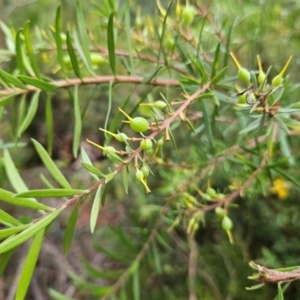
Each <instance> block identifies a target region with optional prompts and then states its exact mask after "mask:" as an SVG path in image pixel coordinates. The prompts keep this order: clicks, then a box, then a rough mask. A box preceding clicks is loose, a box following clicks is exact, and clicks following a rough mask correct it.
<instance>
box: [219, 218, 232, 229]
mask: <svg viewBox="0 0 300 300" xmlns="http://www.w3.org/2000/svg"><path fill="white" fill-rule="evenodd" d="M221 226H222V228H223V229H224V230H225V231H229V230H231V229H232V228H233V222H232V220H231V219H230V218H229V217H228V216H225V217H224V218H223V220H222V223H221Z"/></svg>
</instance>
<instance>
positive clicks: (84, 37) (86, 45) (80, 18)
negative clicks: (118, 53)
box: [76, 0, 95, 75]
mask: <svg viewBox="0 0 300 300" xmlns="http://www.w3.org/2000/svg"><path fill="white" fill-rule="evenodd" d="M76 17H77V22H78V32H79V37H80V41H81V45H82V49H83V56H84V58H85V64H86V67H87V68H88V70H89V72H90V73H91V74H92V75H95V73H94V70H93V67H92V62H91V55H90V40H89V35H88V31H87V28H86V24H85V17H84V15H83V12H82V7H81V1H80V0H77V1H76ZM77 50H78V48H77Z"/></svg>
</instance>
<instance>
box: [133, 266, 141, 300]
mask: <svg viewBox="0 0 300 300" xmlns="http://www.w3.org/2000/svg"><path fill="white" fill-rule="evenodd" d="M132 277H133V278H132V279H133V280H132V289H133V300H140V276H139V268H137V269H136V271H135V272H133V274H132Z"/></svg>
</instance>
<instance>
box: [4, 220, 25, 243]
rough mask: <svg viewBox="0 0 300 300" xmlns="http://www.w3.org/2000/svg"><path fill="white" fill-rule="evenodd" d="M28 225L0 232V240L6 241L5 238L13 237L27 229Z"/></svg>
mask: <svg viewBox="0 0 300 300" xmlns="http://www.w3.org/2000/svg"><path fill="white" fill-rule="evenodd" d="M29 226H30V225H29V224H26V225H20V226H16V227H12V228H6V229H2V230H0V240H3V239H6V238H7V237H9V236H11V235H14V234H16V233H18V232H20V231H23V230H24V229H26V228H27V227H29Z"/></svg>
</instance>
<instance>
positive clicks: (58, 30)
mask: <svg viewBox="0 0 300 300" xmlns="http://www.w3.org/2000/svg"><path fill="white" fill-rule="evenodd" d="M55 42H56V51H57V59H58V62H59V65H60V67H61V69H62V71H63V73H64V75H65V76H66V65H65V61H64V52H63V48H62V40H61V5H60V6H59V7H58V8H57V11H56V18H55Z"/></svg>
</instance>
